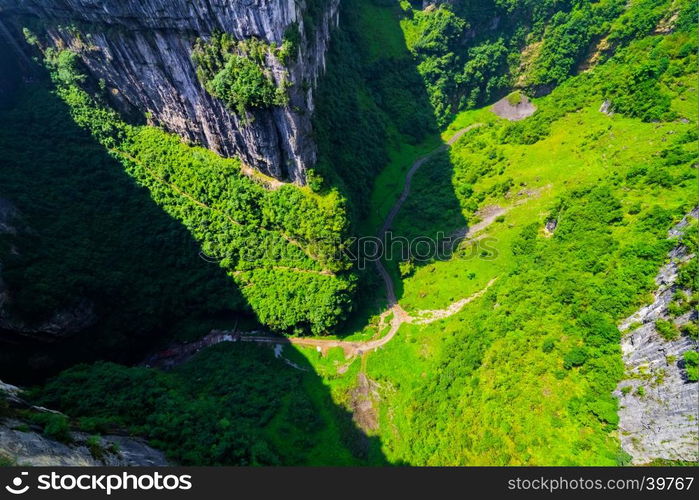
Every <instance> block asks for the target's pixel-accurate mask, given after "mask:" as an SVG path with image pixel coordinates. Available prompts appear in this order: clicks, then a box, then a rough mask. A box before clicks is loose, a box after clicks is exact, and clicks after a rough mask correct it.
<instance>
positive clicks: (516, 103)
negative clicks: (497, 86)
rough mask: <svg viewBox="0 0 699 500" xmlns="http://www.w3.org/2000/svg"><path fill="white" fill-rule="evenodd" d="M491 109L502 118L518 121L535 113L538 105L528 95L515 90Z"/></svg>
mask: <svg viewBox="0 0 699 500" xmlns="http://www.w3.org/2000/svg"><path fill="white" fill-rule="evenodd" d="M491 109H492V110H493V113H495V114H496V115H498V116H499V117H500V118H505V119H506V120H510V121H512V122H517V121H520V120H524V119H525V118H527V117H529V116H531V115H533V114H534V112H535V111H536V106H534V104H533V103H532V102H531V101H530V100H529V98H528V97H527V96H526V95H524V94H522V93H519V92H515V93H513V94H510V95H509V96H507V97H503V98H502V99H500V100H499V101H498V102H496V103H495V104H493V106H492V108H491Z"/></svg>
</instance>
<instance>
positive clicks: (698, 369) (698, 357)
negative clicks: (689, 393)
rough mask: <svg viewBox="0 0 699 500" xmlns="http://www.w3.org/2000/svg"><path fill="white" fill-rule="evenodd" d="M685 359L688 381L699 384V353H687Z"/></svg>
mask: <svg viewBox="0 0 699 500" xmlns="http://www.w3.org/2000/svg"><path fill="white" fill-rule="evenodd" d="M683 358H684V369H685V372H686V373H687V380H689V381H690V382H697V381H698V380H699V353H698V352H697V351H686V352H685V353H684V356H683Z"/></svg>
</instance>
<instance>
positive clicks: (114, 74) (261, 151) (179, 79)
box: [0, 0, 340, 184]
mask: <svg viewBox="0 0 699 500" xmlns="http://www.w3.org/2000/svg"><path fill="white" fill-rule="evenodd" d="M312 1H317V0H312ZM339 1H340V0H324V3H325V4H324V5H323V8H322V12H321V14H320V15H319V16H318V17H317V18H316V19H315V20H314V21H313V22H314V25H313V26H311V27H307V26H305V24H304V23H305V22H306V20H307V19H308V17H307V16H306V18H304V13H305V12H306V9H307V6H306V0H194V1H192V0H0V15H2V17H0V23H6V24H7V25H10V26H9V28H11V29H10V30H9V31H12V32H14V33H15V36H17V33H19V28H21V27H22V24H23V23H24V22H27V19H30V18H34V19H40V20H42V23H43V26H44V30H45V34H48V36H49V38H50V40H51V42H50V43H51V45H54V46H58V47H69V48H72V49H73V50H75V51H77V52H79V53H80V54H81V57H82V60H83V61H84V63H85V64H86V66H87V67H88V68H89V70H90V73H91V74H92V76H94V78H95V79H96V80H99V79H102V80H104V81H105V83H106V85H107V87H108V88H109V89H110V91H111V94H112V96H113V97H114V99H115V100H116V101H117V102H118V103H120V104H121V105H122V107H123V108H124V109H133V108H135V109H136V110H138V112H140V113H141V114H144V115H145V114H147V115H148V116H149V117H150V118H149V119H150V120H151V121H152V122H153V123H155V124H159V125H162V126H163V127H165V128H166V129H168V130H170V131H172V132H175V133H177V134H178V135H180V136H181V137H182V138H184V139H185V140H188V141H191V142H194V143H198V144H202V145H204V146H206V147H208V148H210V149H212V150H214V151H216V152H218V153H219V154H221V155H223V156H240V157H241V159H242V160H243V161H245V162H246V163H247V164H249V165H251V166H253V167H255V168H257V169H258V170H260V171H262V172H264V173H266V174H268V175H271V176H273V177H276V178H278V179H283V180H290V181H293V182H296V183H300V184H303V183H305V171H306V169H307V168H309V167H312V166H313V164H314V163H315V161H316V147H315V144H314V142H313V139H312V133H311V132H312V130H311V114H312V111H313V108H314V105H313V89H314V87H315V84H316V82H317V80H318V77H319V75H320V74H321V73H322V71H323V70H324V68H325V53H326V50H327V46H328V43H329V40H330V31H331V28H332V26H333V25H334V24H336V23H337V22H338V7H339ZM3 19H4V20H3ZM294 23H297V24H298V25H299V27H300V29H301V32H302V33H303V36H302V41H301V43H300V44H299V52H298V54H297V57H296V58H294V60H293V61H290V62H289V66H288V67H286V68H285V67H283V66H282V64H281V63H280V61H278V60H276V59H275V58H274V57H272V56H270V57H269V58H268V66H269V69H270V70H271V72H272V74H273V75H274V77H275V79H277V81H278V82H281V80H282V78H283V77H284V75H288V77H287V79H288V80H289V82H290V83H291V84H292V85H291V87H290V89H289V93H290V100H289V104H288V106H285V107H274V108H271V109H262V110H256V111H254V112H253V113H252V120H248V119H241V117H239V116H236V115H235V114H234V113H232V112H230V111H229V110H228V109H226V108H225V106H224V105H223V104H222V103H221V102H220V101H218V100H217V99H214V98H212V97H211V96H209V95H208V93H207V92H206V91H205V90H204V89H203V87H202V86H201V85H200V84H199V82H198V80H197V77H196V74H195V68H194V65H193V63H192V61H191V51H192V46H193V43H194V41H195V39H196V38H197V37H200V36H203V37H206V36H208V35H210V34H211V33H213V32H215V31H222V32H227V33H231V34H233V35H234V36H235V37H236V38H238V39H245V38H249V37H253V36H254V37H257V38H260V39H262V40H265V41H266V42H269V43H276V44H280V43H281V42H282V40H283V38H284V33H285V31H286V29H287V28H288V27H289V26H290V25H292V24H294ZM68 26H74V27H75V28H77V32H79V33H80V36H76V34H75V33H76V32H75V30H73V29H70V28H68ZM306 28H309V29H306Z"/></svg>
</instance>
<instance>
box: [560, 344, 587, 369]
mask: <svg viewBox="0 0 699 500" xmlns="http://www.w3.org/2000/svg"><path fill="white" fill-rule="evenodd" d="M586 361H587V351H586V350H585V349H584V348H582V347H574V348H573V349H571V350H570V351H568V352H567V353H566V354H565V356H564V357H563V367H564V368H565V369H566V370H570V369H571V368H573V367H576V366H582V365H584V364H585V362H586Z"/></svg>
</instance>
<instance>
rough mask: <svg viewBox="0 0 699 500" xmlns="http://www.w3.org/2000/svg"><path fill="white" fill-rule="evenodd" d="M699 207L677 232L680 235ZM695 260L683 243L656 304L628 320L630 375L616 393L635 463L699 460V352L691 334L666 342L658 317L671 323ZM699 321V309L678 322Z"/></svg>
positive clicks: (622, 433)
mask: <svg viewBox="0 0 699 500" xmlns="http://www.w3.org/2000/svg"><path fill="white" fill-rule="evenodd" d="M697 215H699V210H697V209H695V210H694V211H692V213H690V214H689V215H688V216H687V217H685V218H684V219H683V220H682V221H681V222H680V223H679V224H677V225H676V226H675V227H674V228H673V229H672V230H671V231H670V236H671V237H673V236H680V235H681V234H682V232H683V229H684V228H685V227H686V226H687V224H688V218H689V217H692V218H695V219H696V218H697ZM691 258H696V256H694V255H690V254H689V253H688V249H687V248H686V247H684V246H682V245H680V246H677V247H676V248H674V249H673V250H672V251H671V252H670V254H669V259H670V260H669V262H668V263H667V264H666V265H664V266H663V267H662V268H661V270H660V272H659V273H658V276H657V277H656V284H657V285H658V288H657V290H656V292H655V294H654V300H653V302H652V303H651V304H649V305H647V306H644V307H642V308H641V309H639V310H638V311H637V312H636V313H634V314H633V315H631V316H630V317H629V318H627V319H626V320H624V321H623V322H622V323H621V325H619V329H620V330H621V331H622V332H625V335H624V337H623V338H622V341H621V348H622V355H623V360H624V364H625V365H626V377H625V380H623V381H622V382H621V383H620V384H619V385H618V387H617V390H616V391H615V392H614V394H615V396H616V397H618V398H619V404H620V410H619V437H620V439H621V446H622V448H623V449H624V451H626V452H627V453H628V454H629V455H631V457H632V462H633V463H634V464H647V463H649V462H652V461H653V460H655V459H665V460H679V461H692V462H694V461H699V422H698V420H697V416H698V413H699V384H698V383H697V382H691V381H689V380H688V378H687V373H686V370H685V367H684V361H683V355H684V353H685V352H687V351H689V350H696V349H697V341H696V340H694V339H691V338H689V337H687V336H681V337H679V338H678V339H676V340H670V341H668V340H665V339H664V338H663V337H661V336H660V334H659V333H658V332H657V330H656V326H655V322H656V320H658V319H665V320H667V319H669V318H670V314H669V313H668V306H669V305H670V303H671V302H672V299H673V294H674V292H675V290H676V289H677V286H676V284H675V283H676V281H677V273H678V270H679V267H680V266H681V265H682V264H683V263H684V262H686V261H688V260H689V259H691ZM689 321H697V313H696V311H690V312H689V313H687V314H685V315H683V316H682V317H680V318H676V319H675V320H674V322H675V324H676V325H678V326H679V325H682V324H684V323H687V322H689Z"/></svg>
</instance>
